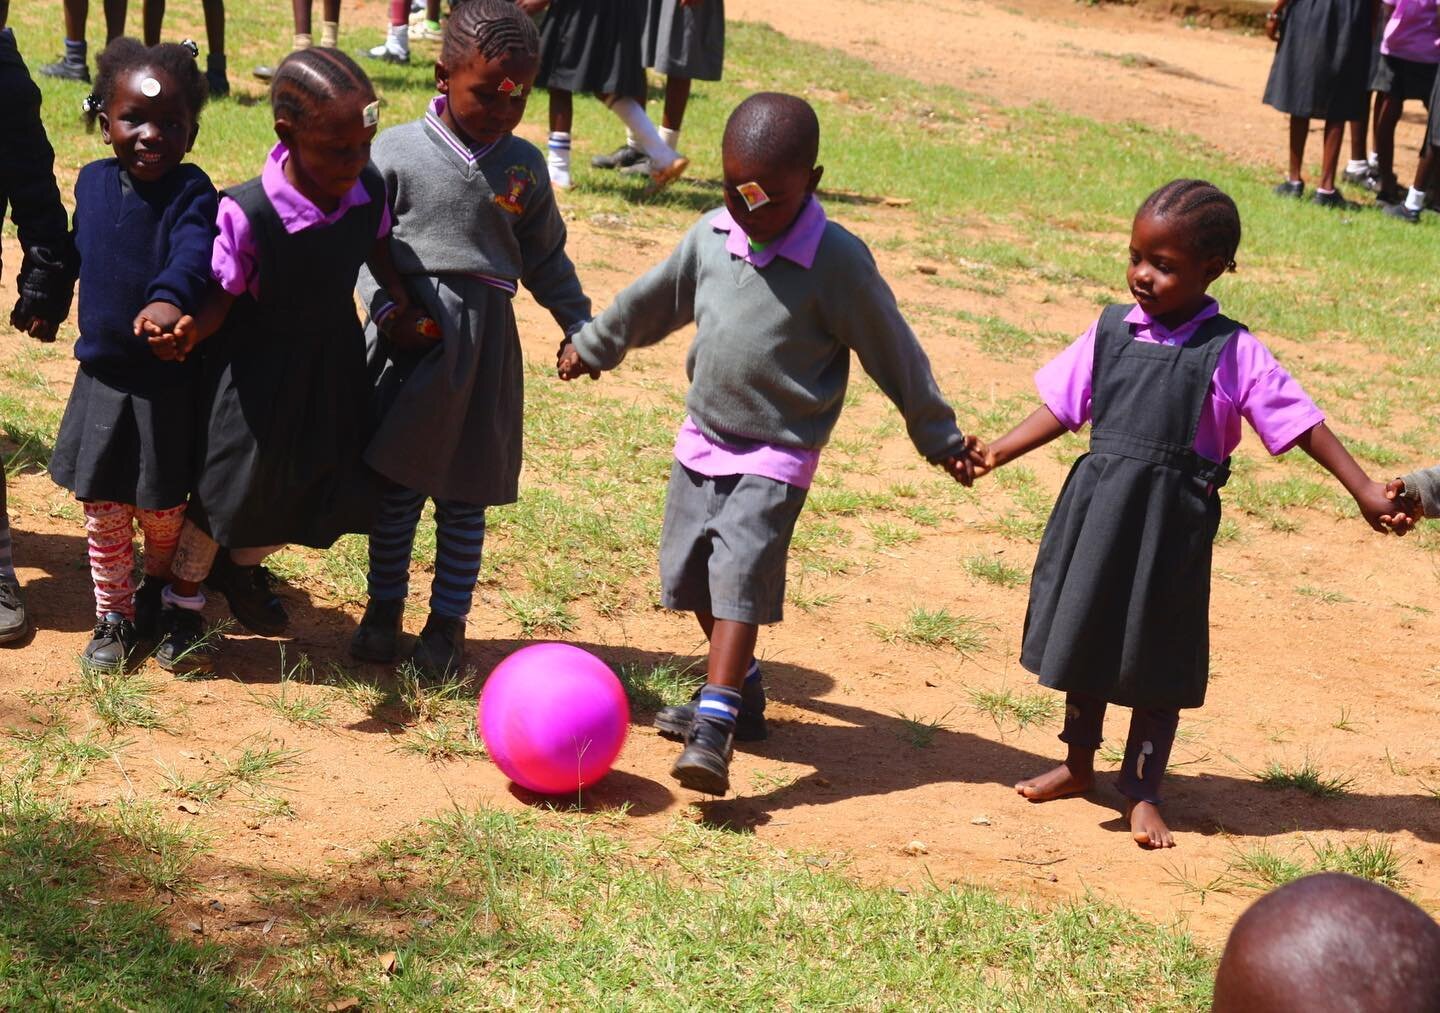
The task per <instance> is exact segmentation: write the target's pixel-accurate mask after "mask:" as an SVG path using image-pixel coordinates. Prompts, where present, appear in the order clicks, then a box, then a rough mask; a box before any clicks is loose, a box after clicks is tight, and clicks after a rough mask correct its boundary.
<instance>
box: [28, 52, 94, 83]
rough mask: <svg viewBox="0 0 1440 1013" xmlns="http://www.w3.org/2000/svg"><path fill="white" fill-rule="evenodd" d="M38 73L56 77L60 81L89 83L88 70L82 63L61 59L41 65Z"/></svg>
mask: <svg viewBox="0 0 1440 1013" xmlns="http://www.w3.org/2000/svg"><path fill="white" fill-rule="evenodd" d="M40 73H42V74H44V75H45V76H46V77H58V78H60V79H61V80H62V81H79V82H80V83H81V84H89V83H90V68H89V67H87V66H86V65H85V64H83V63H75V62H72V61H70V60H66V59H64V58H63V57H62V58H61V59H59V60H56V61H55V62H54V63H46V64H42V65H41V67H40Z"/></svg>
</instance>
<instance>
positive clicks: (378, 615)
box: [350, 598, 405, 661]
mask: <svg viewBox="0 0 1440 1013" xmlns="http://www.w3.org/2000/svg"><path fill="white" fill-rule="evenodd" d="M404 615H405V599H404V598H371V599H370V601H369V603H368V604H367V605H366V606H365V616H364V618H363V619H361V620H360V625H359V626H358V627H356V629H355V635H354V636H353V637H351V638H350V656H351V657H353V658H358V659H360V660H361V661H394V660H395V647H396V641H397V640H398V639H399V637H400V620H401V618H402V617H403V616H404Z"/></svg>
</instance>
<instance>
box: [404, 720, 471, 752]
mask: <svg viewBox="0 0 1440 1013" xmlns="http://www.w3.org/2000/svg"><path fill="white" fill-rule="evenodd" d="M399 748H400V749H401V750H402V751H403V752H407V753H416V754H418V755H420V756H423V757H424V758H425V759H427V760H429V761H431V762H432V763H440V762H443V761H445V760H458V759H461V758H462V757H479V756H484V755H485V747H484V746H483V745H482V744H481V742H480V740H479V738H477V737H476V735H475V724H474V722H473V721H467V722H463V723H452V722H451V721H447V720H445V719H444V718H441V719H438V720H435V721H422V722H420V723H418V724H414V725H411V726H410V727H409V728H407V729H405V734H404V736H403V737H402V738H401V739H400V747H399Z"/></svg>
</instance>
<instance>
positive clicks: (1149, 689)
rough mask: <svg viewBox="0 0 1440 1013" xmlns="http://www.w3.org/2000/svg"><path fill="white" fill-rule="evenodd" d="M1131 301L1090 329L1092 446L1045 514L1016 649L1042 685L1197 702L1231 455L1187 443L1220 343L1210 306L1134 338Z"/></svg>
mask: <svg viewBox="0 0 1440 1013" xmlns="http://www.w3.org/2000/svg"><path fill="white" fill-rule="evenodd" d="M1127 310H1128V307H1125V306H1110V307H1107V308H1106V309H1105V311H1104V312H1103V313H1102V314H1101V315H1100V322H1099V324H1098V326H1097V327H1096V333H1095V371H1094V378H1093V382H1092V401H1091V415H1092V418H1091V433H1090V451H1089V453H1087V454H1086V455H1085V456H1083V457H1081V458H1080V459H1079V460H1078V461H1076V462H1075V465H1074V467H1073V468H1071V470H1070V476H1069V477H1068V478H1067V479H1066V480H1065V487H1064V489H1062V490H1061V492H1060V499H1059V500H1058V501H1057V502H1056V504H1055V510H1054V512H1053V513H1052V514H1051V515H1050V520H1049V522H1048V523H1047V524H1046V526H1045V535H1044V537H1043V538H1042V539H1041V542H1040V552H1039V555H1038V556H1037V557H1036V560H1035V572H1034V576H1033V577H1032V578H1031V581H1030V607H1029V610H1028V611H1027V612H1026V615H1025V636H1024V643H1023V646H1022V648H1021V653H1020V663H1021V664H1022V665H1024V666H1025V668H1026V669H1028V670H1029V671H1031V672H1034V673H1035V674H1036V675H1037V676H1039V678H1040V683H1041V685H1044V686H1049V687H1050V688H1052V689H1058V690H1062V691H1065V692H1075V693H1084V694H1088V695H1090V696H1094V697H1098V698H1100V699H1102V700H1105V701H1107V702H1109V703H1114V704H1121V705H1123V706H1126V707H1150V708H1165V709H1174V708H1182V707H1199V706H1200V705H1201V704H1202V703H1204V702H1205V686H1206V682H1207V680H1208V678H1209V671H1210V555H1211V550H1212V547H1213V543H1214V539H1215V530H1216V528H1217V527H1218V526H1219V524H1220V495H1219V489H1220V487H1221V486H1223V485H1224V484H1225V481H1226V479H1227V478H1228V477H1229V474H1230V462H1229V459H1228V458H1227V459H1226V460H1225V461H1224V462H1221V463H1216V462H1214V461H1210V460H1208V459H1206V458H1204V457H1201V456H1200V455H1199V454H1197V453H1195V450H1194V446H1195V433H1196V431H1197V430H1198V428H1199V425H1200V414H1201V412H1202V411H1203V409H1204V406H1205V398H1206V394H1207V392H1208V391H1209V389H1210V383H1211V379H1212V378H1213V376H1214V375H1215V365H1216V362H1217V361H1218V359H1219V358H1220V353H1221V352H1222V351H1223V350H1224V348H1225V346H1226V345H1227V344H1229V342H1230V341H1231V340H1232V339H1233V337H1234V335H1235V333H1236V332H1237V331H1239V330H1240V325H1239V324H1237V323H1236V322H1235V321H1233V320H1230V319H1228V318H1226V317H1224V316H1220V315H1216V316H1214V317H1211V318H1210V319H1209V320H1206V321H1205V322H1204V323H1202V324H1201V325H1200V326H1199V327H1198V328H1197V329H1196V332H1195V334H1194V335H1193V336H1192V337H1191V339H1190V340H1189V341H1188V342H1187V343H1186V344H1184V345H1179V346H1177V345H1159V344H1154V343H1151V342H1145V341H1136V340H1135V339H1134V338H1133V337H1132V335H1131V332H1130V325H1129V324H1127V323H1126V322H1125V315H1126V312H1127Z"/></svg>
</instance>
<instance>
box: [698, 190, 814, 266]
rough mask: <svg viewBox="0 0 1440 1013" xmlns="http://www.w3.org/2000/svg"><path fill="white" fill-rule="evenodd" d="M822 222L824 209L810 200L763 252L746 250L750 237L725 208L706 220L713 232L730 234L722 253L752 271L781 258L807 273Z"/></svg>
mask: <svg viewBox="0 0 1440 1013" xmlns="http://www.w3.org/2000/svg"><path fill="white" fill-rule="evenodd" d="M825 222H826V218H825V209H824V208H822V207H821V206H820V201H819V199H818V198H816V197H813V196H812V197H811V198H810V199H809V200H808V201H806V202H805V206H804V207H802V208H801V209H800V213H799V214H798V215H796V216H795V220H794V221H793V222H791V223H790V227H789V228H787V229H786V230H785V231H784V232H782V233H780V235H778V236H776V237H775V238H774V239H772V240H771V241H770V243H769V244H768V245H767V246H766V247H765V249H763V250H753V249H751V248H750V237H749V236H747V235H746V234H745V230H744V229H742V228H741V227H740V226H739V225H738V224H737V223H736V221H735V219H734V218H732V217H730V211H729V209H728V208H721V209H720V210H719V212H718V213H717V214H716V215H715V217H714V218H712V219H711V220H710V224H711V226H712V227H714V229H715V231H716V232H728V233H729V234H730V235H729V238H728V239H726V240H725V249H726V250H728V251H729V252H730V253H731V254H732V255H733V256H736V257H739V258H741V259H742V260H748V261H749V262H750V263H751V264H752V265H753V266H755V267H764V266H765V265H767V264H769V263H770V261H772V260H774V259H775V258H776V257H784V258H785V259H786V260H788V261H790V262H792V263H795V264H799V265H800V266H801V267H803V268H805V270H807V271H808V270H810V268H811V267H813V266H814V264H815V251H816V250H818V249H819V248H820V239H821V237H823V236H824V235H825Z"/></svg>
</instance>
